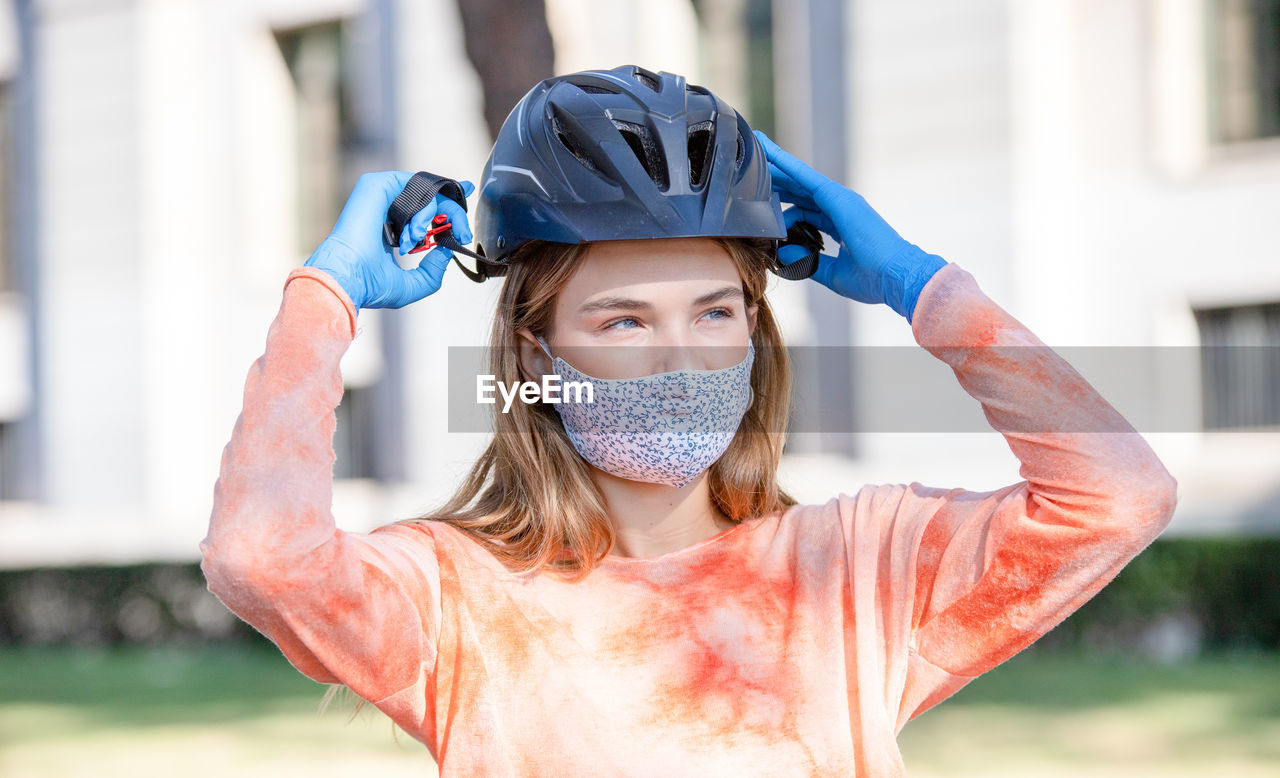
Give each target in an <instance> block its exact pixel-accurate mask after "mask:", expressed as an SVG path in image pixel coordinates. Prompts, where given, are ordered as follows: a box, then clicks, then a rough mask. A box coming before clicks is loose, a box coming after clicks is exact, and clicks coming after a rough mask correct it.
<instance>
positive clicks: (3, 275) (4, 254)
mask: <svg viewBox="0 0 1280 778" xmlns="http://www.w3.org/2000/svg"><path fill="white" fill-rule="evenodd" d="M9 91H10V90H9V85H8V84H5V83H3V82H0V293H3V292H8V291H12V290H13V289H15V288H17V280H16V279H15V275H16V273H15V270H16V265H15V261H14V248H13V221H12V218H11V214H10V210H11V208H12V203H13V199H12V197H13V194H12V192H10V191H9V187H11V186H13V170H12V169H11V165H12V160H13V111H12V110H11V102H12V100H11V98H10V94H9Z"/></svg>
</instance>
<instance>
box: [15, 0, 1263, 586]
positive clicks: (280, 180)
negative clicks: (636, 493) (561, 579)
mask: <svg viewBox="0 0 1280 778" xmlns="http://www.w3.org/2000/svg"><path fill="white" fill-rule="evenodd" d="M547 6H548V8H547V17H548V22H549V25H550V28H551V32H552V36H553V39H554V42H555V46H556V69H557V71H558V72H567V71H572V70H578V69H582V68H586V67H611V66H614V65H617V64H622V63H626V62H633V63H636V64H640V65H644V66H645V67H648V68H650V69H652V70H668V71H672V72H679V73H683V74H685V75H687V76H689V78H690V80H691V81H694V82H697V83H703V84H705V85H707V86H709V87H711V88H712V89H714V90H716V91H717V92H719V93H721V94H723V95H724V96H726V97H728V98H729V99H730V101H731V102H733V103H734V104H735V105H738V106H739V107H741V108H743V110H744V111H745V112H746V113H747V114H748V117H749V118H750V119H751V121H752V123H753V125H755V126H758V127H762V128H765V129H767V130H770V131H772V132H774V134H775V136H776V137H778V139H779V140H780V141H781V142H782V143H783V144H784V145H786V146H788V147H789V148H791V149H792V150H794V151H795V152H796V153H797V154H799V155H800V156H801V157H803V158H805V159H809V160H811V161H812V162H813V163H814V164H815V165H816V166H817V167H819V168H820V169H822V170H824V171H825V172H827V173H828V174H830V175H832V176H835V177H840V178H843V179H844V180H846V181H848V182H849V183H851V184H852V185H853V186H855V187H856V188H858V189H859V190H860V191H861V192H863V194H865V195H866V196H867V198H868V199H869V200H870V201H871V203H872V204H873V205H875V207H876V208H877V209H878V210H879V211H880V212H881V213H882V214H883V215H884V216H885V218H886V219H887V220H888V221H889V222H890V223H891V224H893V225H894V226H895V227H896V228H897V229H898V231H899V232H900V233H902V234H903V235H904V236H906V237H908V238H909V239H910V240H912V241H913V242H916V243H918V244H919V245H921V246H923V247H925V248H926V249H928V250H930V251H934V252H937V253H939V254H941V255H942V256H944V257H946V258H947V259H949V260H952V261H955V262H957V263H958V264H960V265H961V266H963V267H964V268H965V269H967V270H969V271H970V272H972V273H973V274H974V275H975V276H976V277H977V278H978V280H979V283H980V284H982V286H983V288H984V289H985V290H986V291H987V292H988V294H990V295H991V296H992V297H993V298H994V299H996V300H997V301H998V302H1000V303H1001V304H1002V305H1003V306H1004V307H1005V308H1006V309H1008V310H1009V311H1010V312H1012V313H1013V314H1014V315H1015V316H1017V317H1018V318H1019V319H1020V320H1021V321H1023V322H1024V323H1026V324H1027V325H1028V326H1029V327H1031V329H1032V330H1033V331H1035V332H1036V333H1037V334H1038V335H1039V336H1040V337H1041V338H1042V339H1043V340H1045V341H1046V342H1047V343H1049V344H1050V345H1053V346H1055V347H1057V346H1060V345H1062V346H1084V347H1102V346H1117V345H1122V346H1131V347H1139V348H1147V349H1166V348H1175V347H1182V348H1194V347H1196V346H1198V345H1199V344H1201V343H1213V344H1224V345H1232V344H1236V345H1254V346H1257V345H1267V344H1270V345H1271V346H1277V345H1280V263H1276V262H1275V261H1274V259H1275V257H1274V255H1275V251H1276V249H1275V246H1276V245H1277V239H1278V238H1280V223H1278V222H1277V221H1276V220H1275V219H1274V218H1273V217H1272V216H1271V211H1272V210H1274V207H1273V205H1272V204H1274V203H1275V202H1278V201H1280V139H1278V138H1280V50H1278V46H1280V44H1278V41H1280V19H1278V18H1277V17H1278V15H1280V10H1278V8H1280V3H1276V2H1247V1H1246V0H1213V1H1212V2H1201V0H1159V1H1157V0H1109V1H1108V2H1101V0H1094V1H1090V2H1080V1H1079V0H1037V1H1036V2H1015V1H1014V0H967V1H966V2H963V3H946V2H942V1H941V0H932V1H925V0H859V2H839V0H802V1H801V2H795V3H791V2H788V3H782V2H775V3H773V4H772V5H771V4H770V2H769V1H768V0H696V2H690V0H652V1H651V2H643V3H642V2H639V1H638V0H625V1H624V2H614V3H607V4H605V3H588V2H584V1H583V0H548V2H547ZM494 45H500V42H499V41H495V42H494ZM531 85H532V84H531ZM480 101H481V91H480V85H479V82H478V80H477V77H476V75H475V73H474V70H473V69H472V67H471V65H470V64H469V62H468V60H467V57H466V55H465V54H464V53H463V44H462V30H461V26H460V21H459V17H458V12H457V7H456V5H455V3H454V2H452V1H451V0H425V1H419V2H412V1H411V0H369V1H368V2H364V1H362V0H308V1H306V2H304V1H303V0H257V1H255V2H249V1H248V0H223V1H221V2H219V1H218V0H92V1H90V0H3V1H0V106H3V117H4V120H3V122H2V123H0V144H3V149H2V150H3V153H2V154H0V171H2V175H0V180H3V183H4V186H3V187H2V188H0V206H2V207H0V236H2V237H3V240H2V241H0V457H2V460H0V566H9V567H18V566H30V565H39V564H74V563H77V562H88V561H116V560H119V561H136V560H158V559H194V558H195V556H196V554H197V549H196V544H197V543H198V542H199V539H200V538H201V537H202V536H203V534H204V529H205V523H206V521H207V517H208V513H209V509H210V506H211V499H212V487H213V482H214V480H215V478H216V475H217V470H218V464H219V455H220V452H221V449H222V447H223V445H224V444H225V443H226V441H227V439H228V437H229V435H230V432H231V428H232V425H233V423H234V421H235V418H236V415H237V413H238V411H239V404H240V391H241V389H242V387H243V381H244V378H245V374H246V371H247V369H248V368H249V365H250V364H251V363H252V361H253V360H254V359H255V358H256V357H257V356H258V355H259V354H260V353H261V349H262V346H263V342H264V340H265V336H266V330H267V325H268V324H269V323H270V321H271V319H272V317H273V316H274V314H275V311H276V308H277V306H278V304H279V299H280V289H281V284H282V283H283V281H284V278H285V276H286V275H287V274H288V272H289V270H290V269H291V268H293V267H297V266H298V265H300V264H301V263H302V262H303V260H305V258H306V256H307V255H308V254H309V253H310V251H311V249H312V248H314V246H315V245H316V244H317V243H318V242H319V240H320V239H321V238H323V236H324V235H325V234H326V233H327V231H328V229H329V228H330V226H331V225H332V223H333V221H334V220H335V219H336V216H337V213H338V211H339V210H340V208H341V205H342V203H343V202H344V201H345V198H346V195H347V194H348V193H349V191H350V188H351V185H352V184H353V183H354V181H355V178H356V177H357V176H358V175H359V173H360V172H363V171H367V170H377V169H390V168H397V169H405V170H418V169H426V170H432V171H435V172H440V173H444V174H448V175H453V176H456V177H459V178H471V179H474V178H475V177H476V176H478V175H479V172H480V168H481V165H482V163H483V161H484V158H485V156H486V154H487V151H488V146H489V140H488V137H487V133H486V130H485V127H484V123H483V119H482V115H481V110H480V105H481V103H480ZM496 292H497V285H496V284H488V285H475V284H471V283H470V282H468V281H467V280H466V279H465V278H463V277H462V276H461V274H456V275H455V274H452V273H451V274H450V276H449V277H448V279H447V281H446V287H445V289H444V290H443V291H442V292H441V293H440V294H438V295H435V296H433V297H432V298H431V299H430V300H429V301H427V302H425V303H422V304H419V305H415V306H412V307H410V308H407V309H404V310H402V311H398V312H381V311H364V312H362V313H361V314H360V326H361V328H362V332H361V334H360V336H359V337H357V339H356V341H355V343H354V344H353V346H352V348H351V350H350V352H349V353H348V355H347V358H346V359H345V361H344V365H343V367H344V380H345V382H346V386H347V394H346V396H345V397H344V400H343V404H342V407H341V408H340V409H339V425H338V436H337V439H336V440H335V448H336V449H337V451H338V471H337V473H336V476H337V481H336V484H335V514H336V515H337V516H338V520H339V523H340V525H342V526H343V527H345V528H348V529H363V528H368V527H371V526H375V525H377V524H380V523H384V522H387V521H391V520H394V519H399V518H404V517H407V516H411V515H416V514H418V513H420V512H422V511H424V510H427V509H429V508H430V507H431V506H432V505H435V504H438V503H439V502H440V501H441V500H442V499H443V498H444V497H445V496H447V494H448V492H449V491H450V489H451V488H452V487H453V486H455V485H456V484H457V483H458V481H459V479H460V477H461V475H462V473H464V472H465V469H466V467H467V466H468V465H469V464H470V462H471V461H472V460H473V459H474V457H475V456H476V454H478V452H479V451H480V449H481V447H482V446H483V444H484V436H483V435H481V434H478V433H456V432H453V433H451V432H449V424H448V418H447V414H446V413H445V412H444V410H443V409H444V408H445V407H446V405H447V403H446V398H445V392H446V385H447V376H446V372H447V371H446V369H445V366H446V365H447V354H448V348H449V347H450V346H461V345H480V344H482V343H483V342H484V341H485V338H486V335H487V327H488V324H489V311H490V310H491V307H492V304H493V300H494V296H495V295H496ZM773 294H774V298H775V300H776V304H777V306H778V307H779V309H780V311H779V313H780V316H781V318H782V320H783V323H784V328H785V329H786V331H787V333H788V335H789V337H790V339H791V342H793V343H795V344H804V345H815V346H830V347H835V348H832V349H824V350H823V351H822V353H826V354H845V355H847V356H846V357H841V358H838V359H834V360H832V359H823V360H818V361H817V362H816V363H815V364H813V365H809V366H807V367H806V368H805V369H806V370H810V371H813V374H814V375H817V376H819V377H820V379H821V380H819V381H816V382H814V385H816V386H818V387H820V394H821V396H820V397H813V398H809V400H811V401H812V404H813V405H814V407H816V406H818V405H821V406H822V407H823V408H825V409H827V410H828V412H830V413H834V414H835V415H836V417H838V418H844V419H846V420H847V423H848V424H849V425H850V428H852V429H857V428H858V426H859V424H860V421H865V419H863V420H860V418H859V414H860V413H862V412H863V411H862V410H860V409H861V408H863V406H861V405H860V402H861V400H860V398H865V397H868V396H874V395H875V393H876V392H877V391H882V390H883V387H882V386H879V385H878V384H877V377H876V376H875V375H870V374H868V373H866V372H862V371H860V370H859V350H858V349H848V348H847V347H848V346H860V347H861V346H870V345H886V346H892V345H896V346H912V345H914V341H913V340H912V339H911V333H910V331H909V329H908V328H907V327H906V326H905V324H904V322H902V320H901V319H900V317H898V316H897V315H896V314H894V313H893V312H892V311H889V310H888V309H882V308H870V307H867V306H858V305H853V304H849V303H847V302H845V301H843V300H839V299H837V298H835V297H834V296H833V295H830V294H829V293H827V292H826V291H825V290H823V289H820V288H817V287H816V285H796V284H787V283H785V282H778V283H776V284H775V291H774V293H773ZM1278 350H1280V349H1271V350H1270V351H1266V350H1257V349H1253V350H1249V349H1241V351H1240V353H1241V354H1247V355H1248V356H1249V359H1248V360H1246V361H1244V362H1241V361H1240V360H1237V362H1238V363H1232V362H1230V361H1229V362H1228V363H1226V364H1220V365H1215V366H1213V369H1205V370H1201V369H1200V367H1199V365H1196V369H1195V370H1192V371H1185V370H1183V371H1181V372H1177V371H1175V372H1174V373H1173V374H1170V375H1166V376H1163V377H1162V376H1160V375H1157V374H1150V375H1152V376H1153V381H1152V384H1151V385H1150V386H1146V387H1142V386H1140V387H1136V389H1137V393H1136V396H1138V397H1142V398H1148V397H1149V398H1150V401H1151V402H1152V403H1161V402H1164V403H1173V404H1175V405H1176V404H1179V403H1182V404H1186V403H1192V404H1193V405H1194V407H1193V408H1192V409H1191V410H1190V411H1186V410H1185V409H1184V412H1185V413H1186V414H1188V417H1190V416H1194V418H1195V419H1196V420H1197V422H1198V426H1195V427H1190V428H1188V429H1172V430H1169V431H1167V432H1160V433H1156V434H1150V435H1149V439H1150V440H1151V441H1152V442H1153V445H1155V446H1156V448H1157V450H1158V451H1159V452H1160V454H1161V455H1162V457H1163V458H1164V459H1165V461H1166V463H1167V464H1168V466H1169V468H1170V470H1171V471H1173V473H1174V474H1175V476H1177V477H1178V479H1179V483H1180V486H1181V494H1182V503H1181V505H1180V508H1179V513H1178V516H1177V517H1176V519H1175V524H1174V529H1173V531H1183V532H1200V531H1208V532H1224V531H1226V532H1237V531H1276V529H1277V524H1280V505H1278V504H1277V503H1280V445H1277V443H1276V442H1277V440H1280V438H1278V437H1277V436H1276V434H1275V433H1276V432H1278V431H1280V410H1278V409H1277V398H1278V397H1280V361H1277V360H1276V356H1275V355H1276V352H1277V351H1278ZM1221 353H1223V354H1227V355H1228V356H1230V353H1231V352H1229V351H1223V352H1221ZM1268 354H1270V357H1269V359H1270V360H1271V361H1270V362H1268V361H1267V359H1268V356H1267V355H1268ZM1086 376H1087V377H1089V378H1090V379H1091V380H1093V379H1094V378H1095V376H1094V375H1093V374H1091V373H1088V372H1086ZM1096 378H1097V379H1098V381H1097V383H1098V385H1099V388H1101V389H1103V390H1104V394H1107V393H1108V392H1107V387H1106V383H1107V376H1106V375H1098V376H1096ZM937 379H938V380H939V381H942V382H945V381H948V380H949V381H951V382H952V383H954V377H953V376H951V374H950V371H948V370H945V369H944V370H942V371H941V373H940V374H939V375H938V376H937ZM1154 379H1161V380H1154ZM1129 388H1130V389H1133V388H1134V387H1129ZM890 389H892V387H890ZM955 391H956V392H961V394H962V391H961V390H960V389H959V387H958V386H956V387H955ZM1108 396H1110V395H1109V394H1108ZM1120 407H1121V410H1122V411H1127V410H1128V409H1127V408H1126V407H1124V406H1123V405H1121V406H1120ZM805 413H806V411H805V409H803V408H802V409H801V410H800V411H799V412H798V414H799V417H800V418H799V421H801V422H804V421H805V417H804V414H805ZM802 426H803V424H802ZM864 426H865V425H864ZM804 429H806V430H810V429H816V427H814V426H812V425H811V426H808V427H804ZM784 475H785V480H786V482H787V484H788V485H789V486H790V487H791V488H792V490H793V491H794V492H795V493H796V494H797V495H798V496H800V497H802V498H804V499H808V500H819V499H826V498H827V497H829V496H831V495H833V494H835V493H837V492H839V491H847V492H852V491H855V490H856V489H857V488H858V487H859V486H860V485H861V484H863V483H866V482H888V481H893V482H898V481H902V482H910V481H912V480H919V481H921V482H923V483H927V484H930V485H938V486H963V487H965V488H970V489H994V488H998V487H1000V486H1003V485H1006V484H1008V483H1012V482H1014V481H1016V480H1017V479H1018V478H1019V476H1018V470H1017V460H1016V459H1014V458H1013V457H1012V454H1010V452H1009V451H1008V448H1007V446H1006V445H1005V444H1004V441H1003V439H1002V438H1001V437H1000V436H999V435H996V434H994V433H991V432H986V433H983V432H979V431H973V432H958V433H955V432H953V433H946V434H939V433H918V434H917V433H914V432H912V433H901V432H883V433H880V432H877V433H861V434H858V435H847V434H838V435H823V434H818V433H816V432H813V433H810V432H808V431H806V432H804V433H802V434H799V435H797V436H796V437H795V439H794V441H793V443H792V444H791V447H790V448H789V454H788V456H787V462H786V464H785V473H784Z"/></svg>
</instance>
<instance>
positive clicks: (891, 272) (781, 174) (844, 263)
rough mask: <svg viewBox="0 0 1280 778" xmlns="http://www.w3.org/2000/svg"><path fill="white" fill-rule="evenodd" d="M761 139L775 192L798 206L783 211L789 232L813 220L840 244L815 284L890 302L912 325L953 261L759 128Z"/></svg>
mask: <svg viewBox="0 0 1280 778" xmlns="http://www.w3.org/2000/svg"><path fill="white" fill-rule="evenodd" d="M756 137H757V138H759V139H760V143H761V145H763V146H764V151H765V156H766V157H768V159H769V172H770V174H771V175H772V176H773V188H774V189H776V190H777V191H778V193H779V194H780V195H781V197H782V200H783V202H788V203H794V205H795V207H794V208H788V209H787V210H786V211H783V214H782V215H783V219H784V220H785V221H786V224H787V228H788V229H790V227H791V226H792V225H793V224H795V223H796V222H798V221H802V222H808V223H809V224H812V225H813V226H815V227H817V228H818V229H819V230H822V231H823V232H825V233H827V234H828V235H830V236H831V237H833V238H835V239H836V240H837V241H839V243H840V255H839V256H838V257H832V256H828V255H826V254H823V255H821V256H820V257H819V263H818V270H817V272H815V273H814V274H813V278H814V280H815V281H817V282H818V283H820V284H822V285H823V286H825V287H827V288H828V289H830V290H831V291H833V292H835V293H836V294H839V295H841V296H843V297H848V298H849V299H851V300H857V301H858V302H862V303H885V304H887V305H888V306H889V307H890V308H892V309H893V310H895V311H897V312H898V313H899V314H901V315H902V316H905V317H906V319H907V321H908V322H910V321H911V316H912V314H913V313H914V312H915V307H916V300H917V299H918V298H919V297H920V290H921V289H923V288H924V285H925V284H926V283H928V281H929V279H930V278H932V277H933V275H934V273H936V272H938V270H940V269H941V268H942V267H943V266H945V265H946V264H947V261H946V260H945V259H943V258H942V257H939V256H937V255H934V254H928V253H926V252H925V251H924V250H922V249H921V248H920V247H918V246H916V245H915V244H913V243H910V242H908V241H906V240H904V239H903V238H902V236H900V235H898V233H897V232H895V231H894V229H893V228H892V227H890V226H889V224H888V223H887V222H885V220H884V219H882V218H880V214H878V213H876V212H875V210H874V209H872V207H871V206H870V205H868V204H867V201H866V200H865V199H863V197H862V195H860V194H858V193H857V192H855V191H853V190H852V189H849V188H847V187H844V186H841V185H840V184H838V183H836V182H835V181H832V180H831V179H829V178H827V177H826V176H824V175H822V174H821V173H819V172H818V171H816V170H814V169H813V168H811V167H809V166H808V165H806V164H805V163H804V162H801V161H800V160H799V159H797V158H795V157H794V156H792V155H791V154H789V153H787V152H786V151H783V150H782V149H781V148H779V147H778V144H776V143H774V142H773V141H772V140H770V139H769V136H767V135H765V134H764V133H763V132H760V131H759V130H757V131H756ZM803 256H804V249H803V248H802V247H800V246H785V247H783V248H782V249H781V250H780V251H779V253H778V258H779V260H780V261H781V262H782V263H783V264H790V263H791V262H794V261H796V260H798V259H800V258H801V257H803Z"/></svg>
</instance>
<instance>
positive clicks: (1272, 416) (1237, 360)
mask: <svg viewBox="0 0 1280 778" xmlns="http://www.w3.org/2000/svg"><path fill="white" fill-rule="evenodd" d="M1195 315H1196V323H1197V324H1198V325H1199V327H1200V344H1201V349H1200V354H1201V361H1200V376H1201V384H1202V386H1203V397H1204V400H1203V403H1204V405H1203V408H1204V428H1205V429H1207V430H1210V429H1230V428H1236V427H1253V426H1260V425H1272V424H1280V302H1274V303H1265V304H1262V305H1239V306H1233V307H1226V308H1208V309H1203V310H1199V311H1196V312H1195Z"/></svg>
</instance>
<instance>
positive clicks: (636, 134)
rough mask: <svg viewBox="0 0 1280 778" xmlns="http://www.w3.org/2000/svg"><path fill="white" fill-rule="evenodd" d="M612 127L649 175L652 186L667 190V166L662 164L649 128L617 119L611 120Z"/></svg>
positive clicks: (660, 155)
mask: <svg viewBox="0 0 1280 778" xmlns="http://www.w3.org/2000/svg"><path fill="white" fill-rule="evenodd" d="M613 126H614V127H616V128H617V129H618V132H619V133H621V134H622V138H623V140H625V141H626V142H627V145H628V146H630V147H631V152H632V153H633V154H635V155H636V159H638V160H640V164H641V165H642V166H643V167H644V172H646V173H648V174H649V178H651V179H652V180H653V183H654V185H655V186H657V187H658V188H659V189H664V190H665V189H666V188H667V166H666V165H664V164H662V154H661V153H659V151H658V144H657V142H656V141H655V140H654V138H653V133H652V132H650V131H649V128H648V127H646V126H644V125H643V124H635V123H634V122H624V121H621V120H618V119H614V120H613Z"/></svg>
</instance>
